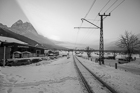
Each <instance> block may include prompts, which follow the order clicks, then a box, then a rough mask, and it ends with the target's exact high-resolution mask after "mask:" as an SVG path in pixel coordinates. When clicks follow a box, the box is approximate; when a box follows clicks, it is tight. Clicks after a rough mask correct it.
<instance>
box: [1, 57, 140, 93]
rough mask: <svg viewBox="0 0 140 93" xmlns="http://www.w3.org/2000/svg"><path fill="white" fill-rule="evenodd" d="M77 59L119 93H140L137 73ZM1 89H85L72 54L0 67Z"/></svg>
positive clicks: (34, 92)
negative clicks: (68, 56)
mask: <svg viewBox="0 0 140 93" xmlns="http://www.w3.org/2000/svg"><path fill="white" fill-rule="evenodd" d="M79 59H80V60H81V61H82V62H83V64H85V65H86V66H87V67H88V68H90V69H91V70H92V71H93V72H94V73H96V74H97V76H99V77H100V78H101V79H102V80H104V81H105V82H106V83H108V84H109V85H111V86H112V87H113V88H115V90H117V91H118V93H140V75H135V74H133V73H129V72H125V71H123V70H119V69H117V70H116V69H115V68H114V67H109V66H100V65H98V63H95V62H93V61H89V60H86V59H83V58H79ZM45 62H46V64H45ZM0 93H85V90H84V88H83V86H82V84H81V82H80V81H79V78H78V75H77V73H76V71H75V68H74V64H73V57H70V58H69V59H67V58H66V57H64V58H59V59H57V60H54V61H49V62H48V61H42V62H40V63H37V64H31V65H28V66H19V67H18V66H17V67H16V66H15V67H5V68H3V67H1V68H0Z"/></svg>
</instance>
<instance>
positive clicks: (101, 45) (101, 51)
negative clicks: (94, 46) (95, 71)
mask: <svg viewBox="0 0 140 93" xmlns="http://www.w3.org/2000/svg"><path fill="white" fill-rule="evenodd" d="M98 15H99V16H100V17H101V22H100V27H99V26H97V25H95V24H94V23H92V22H90V21H88V20H86V19H85V18H82V19H81V20H82V21H83V20H84V21H86V22H88V23H90V24H92V25H94V27H74V28H75V29H76V28H78V29H81V28H84V29H86V28H87V29H100V43H99V64H100V65H101V64H104V38H103V19H104V17H107V16H110V13H109V14H108V15H107V14H105V13H104V14H102V15H101V14H100V13H99V14H98Z"/></svg>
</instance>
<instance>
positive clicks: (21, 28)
mask: <svg viewBox="0 0 140 93" xmlns="http://www.w3.org/2000/svg"><path fill="white" fill-rule="evenodd" d="M11 30H12V31H14V32H16V33H18V34H22V35H24V34H25V33H28V32H30V33H32V34H35V35H37V34H38V33H37V31H36V30H35V28H34V27H33V26H32V25H31V24H30V23H29V22H25V23H23V22H22V20H18V21H17V22H15V23H14V24H13V25H12V26H11Z"/></svg>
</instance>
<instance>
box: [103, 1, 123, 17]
mask: <svg viewBox="0 0 140 93" xmlns="http://www.w3.org/2000/svg"><path fill="white" fill-rule="evenodd" d="M124 1H125V0H123V1H122V2H120V3H119V4H118V5H117V6H116V7H114V8H113V9H112V10H111V11H110V13H112V12H113V11H114V10H115V9H117V8H118V7H119V6H120V5H121V4H122V3H123V2H124ZM105 18H106V16H105V17H104V18H103V20H104V19H105Z"/></svg>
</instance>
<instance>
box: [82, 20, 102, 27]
mask: <svg viewBox="0 0 140 93" xmlns="http://www.w3.org/2000/svg"><path fill="white" fill-rule="evenodd" d="M81 20H82V21H83V20H85V21H87V22H88V23H90V24H92V25H94V26H96V27H97V29H98V28H100V27H99V26H97V25H95V24H93V23H92V22H90V21H88V20H86V19H85V18H81Z"/></svg>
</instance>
